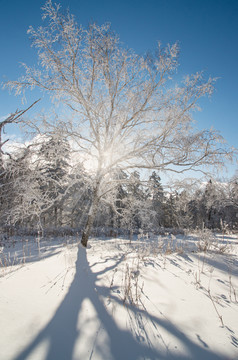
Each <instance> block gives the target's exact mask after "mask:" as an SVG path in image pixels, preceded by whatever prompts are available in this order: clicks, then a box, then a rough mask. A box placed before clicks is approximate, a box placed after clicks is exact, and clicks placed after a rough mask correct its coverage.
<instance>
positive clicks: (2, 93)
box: [0, 0, 238, 176]
mask: <svg viewBox="0 0 238 360" xmlns="http://www.w3.org/2000/svg"><path fill="white" fill-rule="evenodd" d="M56 2H60V3H61V4H62V7H63V8H65V9H66V8H68V7H69V9H70V11H71V13H73V14H74V15H75V16H76V19H77V20H78V23H81V24H83V25H84V26H86V25H87V24H88V23H89V22H90V21H96V22H97V23H98V24H102V23H104V22H110V23H111V24H112V29H113V30H114V31H115V32H116V33H118V34H119V36H120V39H121V41H122V42H123V43H125V46H127V47H130V48H133V49H134V50H135V51H136V52H137V53H139V54H144V53H145V52H146V51H147V50H149V49H153V48H154V47H155V46H156V42H157V41H158V40H160V41H161V42H162V44H164V45H166V44H167V43H174V42H175V41H178V42H179V44H180V49H181V53H180V67H179V73H180V74H182V75H183V74H184V75H185V74H191V73H195V72H197V71H201V70H203V71H204V72H205V75H206V76H207V77H208V76H209V75H211V76H212V77H217V78H218V80H217V83H216V91H215V92H214V94H213V96H212V98H211V99H206V100H202V101H201V102H200V104H201V107H202V112H199V113H196V114H195V115H194V118H195V119H196V120H197V121H198V126H199V127H201V128H210V127H211V126H213V127H214V128H216V129H217V130H219V131H220V133H221V134H222V136H224V138H225V139H226V140H227V142H228V143H229V144H230V145H232V146H234V147H238V0H143V1H142V0H61V1H56ZM44 3H45V1H43V0H21V1H20V0H0V82H1V83H2V82H4V81H6V80H15V79H17V78H18V77H19V76H20V75H21V74H22V73H23V69H22V68H21V67H20V63H21V62H25V63H26V64H28V65H33V64H34V63H35V62H36V61H37V56H36V51H35V49H33V48H31V47H30V41H29V39H28V36H27V34H26V32H27V29H28V27H29V26H30V25H33V26H34V27H37V26H39V25H41V24H42V21H41V7H42V6H43V4H44ZM35 98H36V97H35V96H34V93H32V94H31V95H30V97H29V99H28V104H30V102H31V101H33V100H35ZM41 106H42V105H40V104H38V105H37V109H35V110H37V111H40V107H41ZM17 108H22V105H21V101H20V98H16V97H15V96H14V95H9V93H8V91H7V90H0V118H1V117H2V116H5V115H6V114H9V113H11V112H14V111H15V110H16V109H17ZM7 130H8V129H6V131H7ZM11 131H13V130H12V129H10V128H9V132H11ZM236 168H237V165H236V166H233V167H230V168H229V169H230V171H229V176H232V175H233V174H234V172H235V170H236Z"/></svg>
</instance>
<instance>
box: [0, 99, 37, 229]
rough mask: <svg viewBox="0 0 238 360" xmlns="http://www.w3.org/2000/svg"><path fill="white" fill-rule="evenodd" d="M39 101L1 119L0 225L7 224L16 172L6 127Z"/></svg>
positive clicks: (16, 122) (15, 122) (15, 121)
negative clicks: (6, 146) (8, 149)
mask: <svg viewBox="0 0 238 360" xmlns="http://www.w3.org/2000/svg"><path fill="white" fill-rule="evenodd" d="M38 101H39V100H37V101H35V102H34V103H32V104H31V105H30V106H29V107H28V108H26V109H23V110H16V111H15V112H14V113H11V114H10V115H8V116H6V118H4V119H3V120H1V121H0V225H2V226H3V225H5V222H6V217H7V213H8V210H9V208H10V203H11V199H13V193H12V181H13V173H15V169H14V168H13V167H12V165H13V163H12V161H10V160H11V155H10V154H9V153H7V152H6V151H4V145H5V144H6V143H7V142H8V141H9V139H7V138H5V139H4V135H5V134H6V132H5V131H6V129H5V128H6V127H7V126H8V125H10V124H19V123H20V122H21V121H22V120H23V116H24V115H25V113H26V112H27V111H28V110H30V109H31V108H32V107H33V106H34V105H35V104H36V103H37V102H38ZM10 163H11V166H10Z"/></svg>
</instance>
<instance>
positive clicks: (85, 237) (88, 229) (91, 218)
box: [81, 181, 100, 247]
mask: <svg viewBox="0 0 238 360" xmlns="http://www.w3.org/2000/svg"><path fill="white" fill-rule="evenodd" d="M99 186H100V182H99V181H98V182H97V184H96V187H95V190H94V192H93V199H92V204H91V206H90V209H89V213H88V218H87V222H86V226H85V229H84V231H83V234H82V238H81V244H82V245H83V246H84V247H87V244H88V238H89V235H90V233H91V230H92V226H93V222H94V219H95V216H96V213H97V209H98V204H99V199H100V198H99V196H98V192H99Z"/></svg>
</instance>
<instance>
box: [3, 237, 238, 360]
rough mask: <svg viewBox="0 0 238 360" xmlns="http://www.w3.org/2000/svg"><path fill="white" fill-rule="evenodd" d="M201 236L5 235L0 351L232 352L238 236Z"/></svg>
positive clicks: (43, 354)
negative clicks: (80, 240) (84, 238)
mask: <svg viewBox="0 0 238 360" xmlns="http://www.w3.org/2000/svg"><path fill="white" fill-rule="evenodd" d="M207 239H208V240H209V241H208V242H209V247H208V251H207V252H206V253H204V252H201V251H200V252H198V250H197V249H198V246H197V245H198V244H200V248H201V246H202V245H203V243H202V242H204V241H206V237H205V236H203V238H202V239H201V238H198V237H197V235H190V236H186V237H185V236H184V237H182V236H178V235H177V236H176V237H175V236H170V235H168V236H164V237H159V238H158V237H157V238H156V237H154V238H150V237H148V236H147V237H143V236H140V238H139V239H137V238H134V239H133V240H132V241H131V242H130V241H129V240H128V239H122V238H118V239H103V238H95V239H92V240H90V247H89V248H88V249H84V248H82V247H81V246H78V244H77V241H76V240H77V239H73V238H68V239H67V238H64V239H51V240H50V239H48V240H44V241H43V240H41V242H40V244H38V243H37V241H35V240H34V239H33V238H29V239H26V237H24V238H22V239H21V241H19V239H15V240H17V241H16V242H15V243H11V245H10V246H7V244H9V241H5V244H3V246H2V247H1V252H0V265H1V268H0V276H1V277H0V319H1V336H0V359H1V360H10V359H15V360H20V359H21V360H23V359H31V360H42V359H47V360H54V359H57V360H61V359H62V360H70V359H74V360H76V359H79V360H84V359H95V360H99V359H101V360H107V359H108V360H113V359H116V360H127V359H128V360H132V359H176V360H177V359H181V360H182V359H203V360H205V359H209V360H211V359H237V358H238V251H237V250H238V238H237V237H236V236H234V235H233V236H230V235H226V236H225V237H223V236H222V235H216V237H212V238H211V236H210V235H207ZM224 246H225V250H224Z"/></svg>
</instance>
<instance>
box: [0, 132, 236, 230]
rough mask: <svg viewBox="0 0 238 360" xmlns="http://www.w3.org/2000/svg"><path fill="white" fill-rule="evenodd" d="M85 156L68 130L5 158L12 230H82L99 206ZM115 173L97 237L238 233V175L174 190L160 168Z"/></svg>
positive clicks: (6, 212)
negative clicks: (205, 230)
mask: <svg viewBox="0 0 238 360" xmlns="http://www.w3.org/2000/svg"><path fill="white" fill-rule="evenodd" d="M78 156H79V155H78V154H77V153H76V152H74V149H73V146H72V144H71V145H70V143H69V142H68V141H67V140H66V139H65V138H63V137H62V135H61V134H60V133H58V134H54V136H51V137H46V136H43V137H38V138H37V139H35V141H33V142H31V143H30V144H28V145H27V146H24V147H23V146H22V148H18V149H17V151H16V150H15V151H14V150H13V151H12V152H11V153H5V154H2V158H1V175H0V182H1V186H0V204H1V210H0V221H1V228H2V229H3V230H4V232H8V233H11V234H12V233H19V232H20V233H22V232H25V233H35V232H38V231H40V232H42V231H43V232H45V233H54V234H57V233H71V232H72V233H75V232H79V233H81V231H82V230H83V228H84V226H85V223H86V219H87V214H88V211H89V209H90V206H91V202H92V194H93V178H92V177H91V175H90V171H87V169H85V166H84V163H85V160H84V159H82V160H81V161H79V159H78ZM74 159H76V160H74ZM91 171H92V169H91ZM114 176H115V184H114V181H113V178H112V179H111V187H109V188H108V189H106V191H105V193H104V195H103V197H102V201H101V202H100V204H99V208H98V211H97V215H96V218H95V220H94V227H93V233H94V234H101V233H103V234H106V235H110V236H113V235H115V236H117V235H119V234H131V235H132V234H133V233H138V232H139V231H147V232H148V231H150V232H154V233H161V232H163V231H167V230H168V229H174V231H184V229H202V228H209V229H212V230H216V231H217V230H221V231H224V230H229V231H231V230H233V231H234V230H237V229H238V179H237V178H233V179H232V180H231V181H229V182H226V183H221V182H216V181H213V180H210V181H208V182H207V183H199V182H197V184H196V186H195V185H193V186H190V187H187V189H186V188H183V189H176V190H171V189H170V190H168V188H167V187H166V186H165V185H162V183H161V178H160V174H159V173H158V172H156V171H152V172H151V174H150V176H149V177H148V178H147V179H145V178H144V177H143V179H142V176H141V174H140V173H139V172H138V171H134V172H131V173H130V174H129V173H126V172H125V171H121V172H117V173H115V175H114ZM166 229H167V230H166Z"/></svg>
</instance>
